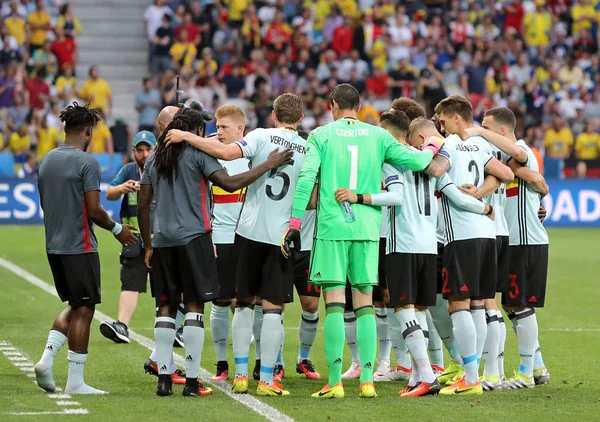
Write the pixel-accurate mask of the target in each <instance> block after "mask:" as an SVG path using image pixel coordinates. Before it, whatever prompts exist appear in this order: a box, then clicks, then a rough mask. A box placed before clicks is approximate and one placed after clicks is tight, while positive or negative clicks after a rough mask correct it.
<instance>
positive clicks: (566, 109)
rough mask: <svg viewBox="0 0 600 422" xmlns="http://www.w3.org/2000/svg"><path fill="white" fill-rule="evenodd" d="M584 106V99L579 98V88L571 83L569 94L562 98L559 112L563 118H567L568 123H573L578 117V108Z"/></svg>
mask: <svg viewBox="0 0 600 422" xmlns="http://www.w3.org/2000/svg"><path fill="white" fill-rule="evenodd" d="M583 107H584V104H583V101H581V99H580V98H579V89H578V88H577V86H575V85H571V86H570V87H569V90H568V94H567V96H566V97H565V98H562V99H561V100H560V103H559V105H558V113H559V114H560V116H561V117H562V118H563V119H565V120H567V122H568V123H572V121H573V120H575V118H576V117H577V109H581V110H583Z"/></svg>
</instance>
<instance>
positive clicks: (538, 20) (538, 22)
mask: <svg viewBox="0 0 600 422" xmlns="http://www.w3.org/2000/svg"><path fill="white" fill-rule="evenodd" d="M523 24H524V25H525V38H526V40H527V42H528V43H529V45H531V46H535V47H537V46H546V45H548V44H549V43H550V40H549V38H548V36H549V34H550V28H551V27H552V17H551V16H550V13H548V12H542V13H538V12H531V13H527V14H526V15H525V19H524V20H523Z"/></svg>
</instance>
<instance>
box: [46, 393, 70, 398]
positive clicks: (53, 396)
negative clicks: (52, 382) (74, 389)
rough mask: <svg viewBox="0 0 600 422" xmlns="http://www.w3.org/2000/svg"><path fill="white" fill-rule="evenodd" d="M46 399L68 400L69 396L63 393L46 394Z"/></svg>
mask: <svg viewBox="0 0 600 422" xmlns="http://www.w3.org/2000/svg"><path fill="white" fill-rule="evenodd" d="M48 397H50V398H51V399H70V398H71V395H70V394H64V393H58V394H57V393H53V394H48Z"/></svg>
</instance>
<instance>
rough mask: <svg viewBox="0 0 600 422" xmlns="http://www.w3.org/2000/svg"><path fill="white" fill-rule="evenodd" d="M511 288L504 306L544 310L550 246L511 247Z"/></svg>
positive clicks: (505, 292) (503, 295)
mask: <svg viewBox="0 0 600 422" xmlns="http://www.w3.org/2000/svg"><path fill="white" fill-rule="evenodd" d="M508 251H509V252H508V254H509V264H508V268H509V280H510V283H509V286H508V287H507V289H506V290H505V291H504V292H503V294H502V305H503V306H508V307H526V308H543V307H544V302H545V300H546V282H547V279H548V245H527V246H509V248H508Z"/></svg>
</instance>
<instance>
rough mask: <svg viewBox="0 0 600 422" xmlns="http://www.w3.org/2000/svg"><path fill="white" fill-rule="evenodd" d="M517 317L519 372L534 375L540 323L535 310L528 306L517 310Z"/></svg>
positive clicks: (528, 375) (529, 375)
mask: <svg viewBox="0 0 600 422" xmlns="http://www.w3.org/2000/svg"><path fill="white" fill-rule="evenodd" d="M515 316H516V319H517V341H518V343H519V355H520V356H521V363H520V364H519V372H520V373H521V374H523V375H525V376H527V377H531V376H533V362H534V354H535V350H536V344H538V342H537V341H538V325H537V318H536V316H535V310H534V309H532V308H527V309H525V310H523V311H520V312H515Z"/></svg>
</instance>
